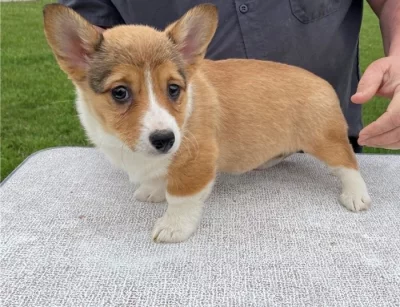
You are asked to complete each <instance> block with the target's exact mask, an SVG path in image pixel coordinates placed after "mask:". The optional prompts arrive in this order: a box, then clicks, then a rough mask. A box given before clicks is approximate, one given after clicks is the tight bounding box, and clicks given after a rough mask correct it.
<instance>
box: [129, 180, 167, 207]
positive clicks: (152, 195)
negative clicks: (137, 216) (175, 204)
mask: <svg viewBox="0 0 400 307" xmlns="http://www.w3.org/2000/svg"><path fill="white" fill-rule="evenodd" d="M165 189H166V182H165V180H162V179H156V180H151V181H147V182H144V183H142V184H141V185H140V186H139V188H138V189H137V190H136V191H135V193H134V195H133V196H134V197H135V198H136V199H137V200H139V201H143V202H152V203H161V202H163V201H165V199H166V198H165V192H166V190H165Z"/></svg>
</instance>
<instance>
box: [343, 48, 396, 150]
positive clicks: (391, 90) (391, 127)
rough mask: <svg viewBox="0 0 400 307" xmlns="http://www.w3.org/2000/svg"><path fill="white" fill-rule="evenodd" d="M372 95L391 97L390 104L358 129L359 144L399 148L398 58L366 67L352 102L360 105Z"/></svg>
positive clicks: (394, 57)
mask: <svg viewBox="0 0 400 307" xmlns="http://www.w3.org/2000/svg"><path fill="white" fill-rule="evenodd" d="M375 95H377V96H382V97H386V98H390V99H391V102H390V104H389V106H388V108H387V110H386V112H385V113H383V114H382V115H381V116H380V117H379V118H378V119H377V120H376V121H374V122H372V123H371V124H369V125H368V126H367V127H365V128H364V129H363V130H361V132H360V135H359V139H358V143H359V144H360V145H365V146H370V147H380V148H386V149H400V56H388V57H385V58H381V59H379V60H377V61H375V62H373V63H372V64H371V65H369V66H368V68H367V69H366V71H365V73H364V75H363V76H362V78H361V80H360V82H359V84H358V89H357V92H356V93H355V94H354V95H353V96H352V97H351V99H352V101H353V102H354V103H358V104H362V103H366V102H367V101H368V100H370V99H371V98H372V97H373V96H375Z"/></svg>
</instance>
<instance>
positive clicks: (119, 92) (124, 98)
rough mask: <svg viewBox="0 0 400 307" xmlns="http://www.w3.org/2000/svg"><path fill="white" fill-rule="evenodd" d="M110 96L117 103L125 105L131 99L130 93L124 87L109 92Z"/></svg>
mask: <svg viewBox="0 0 400 307" xmlns="http://www.w3.org/2000/svg"><path fill="white" fill-rule="evenodd" d="M111 96H112V97H113V99H114V100H115V101H116V102H118V103H126V102H128V101H129V100H130V99H131V92H130V90H129V89H128V88H127V87H126V86H122V85H120V86H117V87H114V88H113V89H112V90H111Z"/></svg>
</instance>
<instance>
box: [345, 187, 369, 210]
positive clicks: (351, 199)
mask: <svg viewBox="0 0 400 307" xmlns="http://www.w3.org/2000/svg"><path fill="white" fill-rule="evenodd" d="M340 203H341V204H342V205H343V206H345V207H346V208H347V209H349V210H350V211H355V212H356V211H363V210H368V209H369V208H370V206H371V198H370V197H369V195H368V192H367V191H345V192H343V193H342V195H340Z"/></svg>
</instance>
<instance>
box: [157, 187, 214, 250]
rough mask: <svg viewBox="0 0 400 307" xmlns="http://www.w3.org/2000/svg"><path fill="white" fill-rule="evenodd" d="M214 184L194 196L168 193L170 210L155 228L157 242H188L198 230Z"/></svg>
mask: <svg viewBox="0 0 400 307" xmlns="http://www.w3.org/2000/svg"><path fill="white" fill-rule="evenodd" d="M213 183H214V182H211V183H209V184H208V185H207V187H205V188H204V189H203V190H202V191H201V192H199V193H197V194H195V195H192V196H185V197H179V196H173V195H170V194H169V193H168V192H167V194H166V195H167V201H168V209H167V211H166V212H165V214H164V215H163V216H162V217H161V218H159V219H158V220H157V222H156V224H155V226H154V228H153V233H152V237H153V240H154V241H155V242H159V243H160V242H165V243H177V242H182V241H185V240H187V239H188V238H189V237H190V236H191V235H192V234H193V233H194V232H195V231H196V229H197V227H198V225H199V223H200V220H201V216H202V212H203V204H204V201H205V199H206V198H207V197H208V196H209V195H210V193H211V190H212V186H213Z"/></svg>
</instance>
